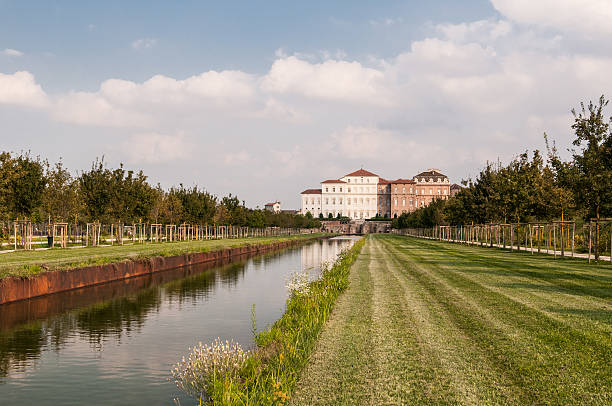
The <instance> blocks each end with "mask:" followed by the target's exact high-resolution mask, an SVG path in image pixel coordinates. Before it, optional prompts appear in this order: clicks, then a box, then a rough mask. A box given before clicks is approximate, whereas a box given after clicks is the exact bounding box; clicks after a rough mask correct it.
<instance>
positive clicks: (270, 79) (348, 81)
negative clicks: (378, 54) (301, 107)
mask: <svg viewBox="0 0 612 406" xmlns="http://www.w3.org/2000/svg"><path fill="white" fill-rule="evenodd" d="M383 79H384V74H383V72H381V71H379V70H376V69H372V68H367V67H364V66H363V65H361V64H360V63H359V62H347V61H337V60H327V61H325V62H322V63H309V62H307V61H304V60H301V59H298V58H297V57H296V56H289V57H285V58H280V59H277V60H276V61H275V62H274V63H273V64H272V67H271V68H270V71H269V72H268V74H267V75H266V76H265V77H264V78H263V80H262V89H263V90H265V91H268V92H271V93H279V94H294V95H300V96H306V97H309V98H314V99H327V100H338V101H344V102H357V103H366V104H379V105H387V104H389V102H390V100H389V99H388V97H386V96H387V93H386V91H385V88H384V86H383Z"/></svg>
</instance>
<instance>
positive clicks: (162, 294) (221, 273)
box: [0, 248, 301, 377]
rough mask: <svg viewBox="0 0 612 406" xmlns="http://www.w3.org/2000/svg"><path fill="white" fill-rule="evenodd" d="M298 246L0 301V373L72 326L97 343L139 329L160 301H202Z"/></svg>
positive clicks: (65, 338)
mask: <svg viewBox="0 0 612 406" xmlns="http://www.w3.org/2000/svg"><path fill="white" fill-rule="evenodd" d="M296 249H301V248H294V249H291V250H289V251H287V250H284V251H276V252H271V253H268V254H264V255H259V256H256V257H252V256H250V255H245V256H241V257H240V258H232V260H231V261H230V260H229V259H225V260H221V261H216V262H214V261H212V262H209V263H205V264H200V265H194V266H188V267H183V268H179V269H174V270H170V271H166V272H158V273H154V274H151V275H147V276H143V277H138V278H133V279H127V280H122V281H117V282H112V283H108V284H104V285H99V286H94V287H91V288H85V289H80V290H74V291H70V292H64V293H59V294H56V295H49V296H47V297H41V298H36V299H32V300H31V301H24V302H19V303H14V304H10V305H8V306H4V307H0V377H5V376H7V375H8V374H9V372H10V371H11V370H15V369H23V368H26V367H27V364H28V363H29V362H31V361H32V360H35V359H38V358H39V357H40V354H41V352H42V349H43V347H44V346H45V345H47V346H49V348H52V349H54V350H55V351H60V350H61V349H62V348H63V347H64V346H66V345H68V344H67V343H68V342H69V340H70V339H71V337H74V333H75V332H77V333H78V336H79V337H81V338H83V339H85V340H88V341H89V343H90V344H92V346H93V347H95V348H99V347H101V346H102V344H103V343H104V342H105V341H106V340H107V339H109V338H114V339H115V340H119V339H120V338H121V337H122V335H123V334H126V335H130V334H132V333H133V332H138V331H139V330H140V329H141V328H142V327H143V325H144V323H145V321H146V319H147V317H148V315H150V314H151V313H152V312H158V311H159V310H160V308H161V305H162V303H163V302H178V303H179V304H182V303H184V302H187V301H189V302H194V303H195V302H202V301H205V300H206V298H207V297H208V296H209V295H210V294H211V292H213V291H214V289H215V287H216V285H217V283H218V284H220V285H222V286H225V287H234V286H236V285H237V284H238V282H239V280H241V279H243V278H244V274H245V272H246V270H247V269H248V267H247V263H248V259H249V258H251V257H252V263H253V264H254V265H255V264H257V267H261V268H262V269H264V270H265V269H267V268H270V267H271V266H272V265H273V264H274V263H276V262H278V261H279V260H281V257H283V256H285V255H287V254H288V253H289V252H291V251H294V250H296ZM207 270H214V271H213V272H206V271H207ZM160 287H162V288H163V289H160ZM4 316H7V317H4Z"/></svg>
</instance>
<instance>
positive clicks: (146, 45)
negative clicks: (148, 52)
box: [131, 38, 157, 50]
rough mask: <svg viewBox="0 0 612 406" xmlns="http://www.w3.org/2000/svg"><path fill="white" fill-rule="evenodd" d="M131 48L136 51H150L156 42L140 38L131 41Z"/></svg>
mask: <svg viewBox="0 0 612 406" xmlns="http://www.w3.org/2000/svg"><path fill="white" fill-rule="evenodd" d="M131 45H132V48H134V49H136V50H141V49H151V48H153V47H154V46H155V45H157V40H156V39H155V38H140V39H137V40H134V41H132V44H131Z"/></svg>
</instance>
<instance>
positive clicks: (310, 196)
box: [300, 189, 321, 217]
mask: <svg viewBox="0 0 612 406" xmlns="http://www.w3.org/2000/svg"><path fill="white" fill-rule="evenodd" d="M301 196H302V210H300V213H301V214H304V215H306V213H308V212H310V214H312V216H313V217H319V214H320V213H321V189H306V190H304V191H303V192H302V193H301Z"/></svg>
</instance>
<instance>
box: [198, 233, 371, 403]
mask: <svg viewBox="0 0 612 406" xmlns="http://www.w3.org/2000/svg"><path fill="white" fill-rule="evenodd" d="M363 244H364V240H363V239H362V240H360V241H358V242H357V243H356V244H355V245H354V246H353V247H352V248H351V249H350V250H347V251H345V252H343V253H342V254H341V255H340V257H339V259H338V260H337V261H336V263H335V264H334V265H333V266H332V267H330V268H328V269H327V270H325V271H324V272H323V274H322V276H321V278H320V279H318V280H316V281H314V282H311V283H310V284H309V285H308V288H307V292H306V290H304V291H303V292H304V293H303V294H300V295H293V296H292V297H291V298H290V299H288V301H287V304H286V307H285V313H284V314H283V316H282V317H281V318H280V319H279V320H278V321H277V322H276V323H274V325H273V326H272V327H271V328H270V329H269V330H267V331H264V332H262V333H259V334H258V335H257V336H256V342H257V349H256V350H254V351H253V352H251V353H249V354H248V356H247V357H246V359H245V360H240V361H239V362H238V364H240V365H242V367H241V369H240V370H238V371H235V370H234V372H233V373H221V374H216V373H212V374H210V375H208V379H202V376H199V377H197V376H196V380H199V381H198V382H197V384H196V385H195V386H192V390H191V392H192V393H193V394H195V393H198V392H200V393H202V392H206V393H208V395H209V396H210V398H209V399H208V401H209V402H210V403H212V404H219V405H283V404H286V403H287V401H288V400H289V399H290V398H291V393H292V391H293V389H294V386H295V383H296V380H297V379H298V377H299V375H300V373H301V371H302V370H303V368H304V367H305V365H306V363H307V362H308V359H309V357H310V354H311V353H312V351H313V349H314V346H315V342H316V339H317V337H318V336H319V333H320V331H321V329H322V327H323V325H324V323H325V322H326V320H327V319H328V317H329V315H330V313H331V310H332V308H333V306H334V303H335V302H336V299H337V297H338V295H339V294H340V293H341V292H342V291H344V290H345V289H346V288H347V287H348V275H349V273H350V268H351V265H352V264H353V262H354V261H355V259H356V258H357V256H358V255H359V252H360V251H361V248H362V246H363ZM227 350H228V349H227V348H226V349H225V350H222V351H220V352H224V353H226V354H227V353H228V352H229V353H232V354H234V358H232V359H233V360H236V359H239V358H240V357H241V356H242V354H241V353H237V352H235V351H234V352H232V349H231V348H229V351H227ZM232 362H234V361H232ZM200 365H202V364H200ZM198 370H200V371H201V370H202V368H201V367H198V368H196V370H195V371H194V370H191V371H190V372H195V375H197V374H198ZM188 375H189V374H188ZM191 376H193V375H191ZM191 382H193V380H191ZM194 392H195V393H194ZM202 400H203V402H204V397H202Z"/></svg>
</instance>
